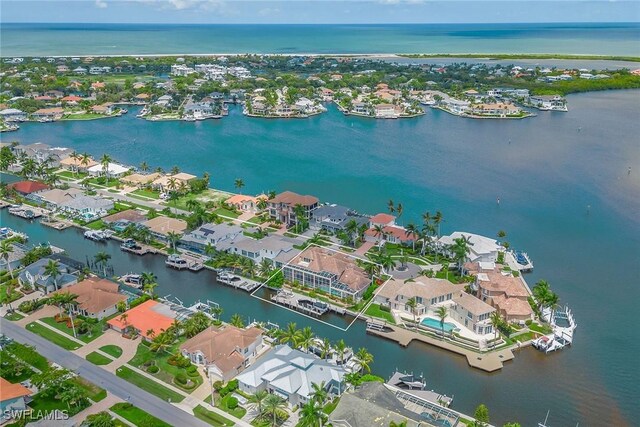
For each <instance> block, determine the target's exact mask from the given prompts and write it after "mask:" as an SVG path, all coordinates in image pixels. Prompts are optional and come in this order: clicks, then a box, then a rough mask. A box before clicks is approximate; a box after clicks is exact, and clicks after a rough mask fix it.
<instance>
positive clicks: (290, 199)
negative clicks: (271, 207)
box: [269, 191, 318, 206]
mask: <svg viewBox="0 0 640 427" xmlns="http://www.w3.org/2000/svg"><path fill="white" fill-rule="evenodd" d="M269 203H283V204H285V205H290V206H295V205H298V204H300V205H302V206H311V205H314V204H316V203H318V198H317V197H314V196H309V195H306V196H301V195H300V194H297V193H294V192H293V191H284V192H282V193H280V194H278V195H277V196H276V197H274V198H273V199H271V200H269Z"/></svg>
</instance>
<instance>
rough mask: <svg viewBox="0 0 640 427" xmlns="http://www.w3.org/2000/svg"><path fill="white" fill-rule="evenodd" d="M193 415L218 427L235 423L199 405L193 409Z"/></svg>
mask: <svg viewBox="0 0 640 427" xmlns="http://www.w3.org/2000/svg"><path fill="white" fill-rule="evenodd" d="M193 415H195V416H196V418H198V419H201V420H202V421H204V422H206V423H209V424H211V425H212V426H216V427H223V426H232V425H234V422H233V421H231V420H228V419H226V418H224V417H223V416H221V415H218V414H216V413H215V412H212V411H209V410H207V409H205V407H204V406H202V405H198V406H196V407H195V408H193Z"/></svg>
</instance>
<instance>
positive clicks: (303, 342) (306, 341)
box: [298, 326, 314, 353]
mask: <svg viewBox="0 0 640 427" xmlns="http://www.w3.org/2000/svg"><path fill="white" fill-rule="evenodd" d="M313 338H314V334H313V331H312V330H311V327H309V326H306V327H304V328H302V330H301V331H300V333H299V334H298V346H299V347H300V348H301V349H302V351H304V352H305V353H306V352H308V351H309V347H310V346H311V344H312V343H313Z"/></svg>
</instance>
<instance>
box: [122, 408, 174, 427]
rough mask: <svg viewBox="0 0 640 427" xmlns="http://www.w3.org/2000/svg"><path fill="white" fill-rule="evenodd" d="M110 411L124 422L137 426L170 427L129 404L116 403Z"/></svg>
mask: <svg viewBox="0 0 640 427" xmlns="http://www.w3.org/2000/svg"><path fill="white" fill-rule="evenodd" d="M110 409H111V411H113V412H115V413H116V414H118V415H120V416H121V417H122V418H124V419H125V420H127V421H129V422H131V423H132V424H135V425H137V426H143V427H147V426H154V427H171V425H170V424H167V423H165V422H164V421H162V420H159V419H158V418H156V417H154V416H153V415H151V414H149V413H147V412H145V411H143V410H142V409H140V408H136V407H135V406H133V405H132V404H131V403H124V402H123V403H116V404H115V405H113V406H112V407H111V408H110Z"/></svg>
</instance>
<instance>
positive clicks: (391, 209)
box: [387, 199, 396, 213]
mask: <svg viewBox="0 0 640 427" xmlns="http://www.w3.org/2000/svg"><path fill="white" fill-rule="evenodd" d="M387 209H389V213H394V212H395V211H396V208H395V205H394V204H393V200H392V199H389V202H388V203H387Z"/></svg>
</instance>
